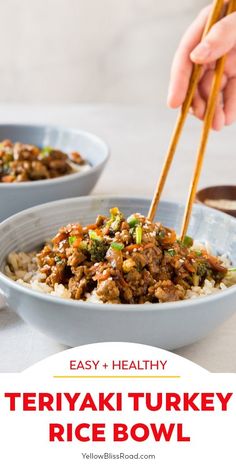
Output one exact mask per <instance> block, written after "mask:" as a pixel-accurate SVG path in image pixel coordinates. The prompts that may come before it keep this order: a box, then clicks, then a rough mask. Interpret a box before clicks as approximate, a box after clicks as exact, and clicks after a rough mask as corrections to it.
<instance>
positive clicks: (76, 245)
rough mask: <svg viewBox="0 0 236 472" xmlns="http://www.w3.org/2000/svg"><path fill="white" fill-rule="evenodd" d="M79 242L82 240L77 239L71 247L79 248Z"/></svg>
mask: <svg viewBox="0 0 236 472" xmlns="http://www.w3.org/2000/svg"><path fill="white" fill-rule="evenodd" d="M81 241H82V238H80V237H77V238H76V240H75V242H74V243H73V244H72V247H74V248H78V247H79V246H80V243H81Z"/></svg>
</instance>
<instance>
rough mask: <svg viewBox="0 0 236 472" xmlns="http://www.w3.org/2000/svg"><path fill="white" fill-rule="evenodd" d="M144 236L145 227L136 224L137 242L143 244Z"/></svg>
mask: <svg viewBox="0 0 236 472" xmlns="http://www.w3.org/2000/svg"><path fill="white" fill-rule="evenodd" d="M142 236H143V228H142V226H136V230H135V239H136V244H141V242H142Z"/></svg>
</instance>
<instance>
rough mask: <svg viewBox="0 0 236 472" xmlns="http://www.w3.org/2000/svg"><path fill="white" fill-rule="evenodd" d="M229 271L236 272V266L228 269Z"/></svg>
mask: <svg viewBox="0 0 236 472" xmlns="http://www.w3.org/2000/svg"><path fill="white" fill-rule="evenodd" d="M228 272H236V267H231V268H230V269H228Z"/></svg>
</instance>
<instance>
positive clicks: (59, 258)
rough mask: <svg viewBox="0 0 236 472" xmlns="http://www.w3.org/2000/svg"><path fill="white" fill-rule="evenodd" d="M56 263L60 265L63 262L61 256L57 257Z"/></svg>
mask: <svg viewBox="0 0 236 472" xmlns="http://www.w3.org/2000/svg"><path fill="white" fill-rule="evenodd" d="M55 262H56V263H57V264H60V263H61V262H62V260H61V257H60V256H56V257H55Z"/></svg>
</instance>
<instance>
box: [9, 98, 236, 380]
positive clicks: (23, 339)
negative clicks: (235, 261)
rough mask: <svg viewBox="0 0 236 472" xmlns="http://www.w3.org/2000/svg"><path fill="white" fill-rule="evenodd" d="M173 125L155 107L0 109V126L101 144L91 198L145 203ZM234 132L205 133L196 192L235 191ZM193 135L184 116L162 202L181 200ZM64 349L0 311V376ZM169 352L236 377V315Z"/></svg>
mask: <svg viewBox="0 0 236 472" xmlns="http://www.w3.org/2000/svg"><path fill="white" fill-rule="evenodd" d="M174 120H175V113H174V112H172V111H169V110H165V109H163V110H157V109H155V108H154V107H153V108H150V107H148V108H147V107H140V106H136V107H126V106H122V105H121V106H113V105H74V106H71V105H70V106H34V107H29V106H23V105H4V104H2V105H1V106H0V121H1V122H2V123H4V122H5V123H6V122H8V123H10V122H22V123H45V122H47V123H53V124H62V125H66V126H75V127H80V128H84V129H87V130H89V131H91V132H95V133H97V134H99V135H101V137H103V138H105V139H106V140H107V141H108V143H109V144H110V147H111V150H112V158H111V159H110V162H109V163H108V165H107V168H106V169H105V171H104V174H103V175H102V177H101V179H100V181H99V182H98V184H97V185H96V188H95V189H94V191H93V193H94V194H109V193H110V194H111V193H112V194H117V195H130V196H131V195H133V196H148V197H151V195H152V191H153V189H154V186H155V182H156V179H157V176H158V173H159V171H160V168H161V165H162V162H163V155H164V152H165V150H166V146H167V144H168V140H169V137H170V134H171V131H172V126H173V123H174ZM235 130H236V127H235V126H232V127H230V128H226V129H225V130H223V131H222V132H221V133H220V134H219V133H212V136H211V139H210V143H209V146H208V153H207V157H206V162H205V166H204V170H203V174H202V178H201V184H200V186H205V185H215V184H235V174H236V155H235V143H236V135H235ZM199 131H200V123H199V122H197V120H195V119H193V118H192V117H189V120H188V123H187V126H186V130H185V133H184V136H183V139H182V142H181V146H180V147H179V151H178V153H177V156H176V160H175V164H174V166H173V169H172V171H171V174H170V177H169V179H168V183H167V185H166V188H165V194H164V197H165V198H168V199H172V200H178V201H183V200H184V199H185V198H186V193H187V188H188V182H189V178H190V175H191V171H192V169H193V160H194V154H195V148H196V144H197V141H198V137H199ZM124 169H125V171H124ZM0 306H1V305H0ZM235 312H236V307H235ZM63 349H65V347H64V346H62V345H60V344H58V343H56V342H55V341H53V340H51V339H49V338H47V337H46V336H44V335H42V334H41V333H39V332H37V331H35V330H34V329H33V328H31V326H28V325H26V324H25V323H24V322H23V321H22V320H21V319H20V318H19V317H18V316H17V315H16V314H15V313H13V312H12V311H11V310H10V309H9V308H5V307H4V308H2V309H0V372H19V371H22V370H23V369H25V368H27V367H28V366H30V365H32V364H33V363H35V362H37V361H39V360H41V359H43V358H45V357H47V356H49V355H51V354H54V353H56V352H59V351H61V350H63ZM176 352H177V353H178V354H180V355H183V356H184V357H186V358H188V359H190V360H192V361H193V362H196V363H198V364H199V365H201V366H203V367H205V368H206V369H208V370H210V371H211V372H236V314H235V316H233V317H232V318H231V319H229V320H228V321H226V322H225V323H224V324H223V325H222V326H220V327H219V328H218V329H217V330H215V332H213V333H212V334H211V335H210V336H208V337H207V338H206V339H204V340H202V341H200V342H197V343H195V344H193V345H191V346H187V347H184V348H181V349H178V351H176Z"/></svg>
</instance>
